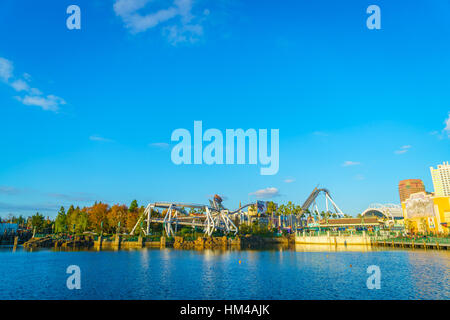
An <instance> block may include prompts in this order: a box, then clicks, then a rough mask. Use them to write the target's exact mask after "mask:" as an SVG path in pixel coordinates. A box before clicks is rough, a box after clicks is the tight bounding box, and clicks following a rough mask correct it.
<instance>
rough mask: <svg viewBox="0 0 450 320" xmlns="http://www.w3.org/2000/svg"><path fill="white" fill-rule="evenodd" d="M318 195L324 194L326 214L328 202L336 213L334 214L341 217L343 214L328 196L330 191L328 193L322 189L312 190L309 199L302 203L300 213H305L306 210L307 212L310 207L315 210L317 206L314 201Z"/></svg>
mask: <svg viewBox="0 0 450 320" xmlns="http://www.w3.org/2000/svg"><path fill="white" fill-rule="evenodd" d="M320 194H325V202H326V210H327V212H328V211H329V210H328V209H329V205H328V201H329V202H331V205H332V206H333V208H334V210H335V211H336V213H337V214H338V215H339V216H340V217H343V216H344V213H342V210H341V209H339V207H338V206H337V204H336V203H335V202H334V201H333V199H332V198H331V195H330V191H328V189H325V188H322V189H319V188H317V187H316V188H314V190H313V191H312V192H311V194H310V195H309V197H308V198H307V199H306V201H305V202H304V203H303V205H302V212H305V211H306V210H308V209H309V208H310V207H311V206H312V207H313V210H314V207H315V208H316V210H317V211H318V209H317V205H316V199H317V197H318V196H319V195H320Z"/></svg>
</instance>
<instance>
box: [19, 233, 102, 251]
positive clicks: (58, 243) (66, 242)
mask: <svg viewBox="0 0 450 320" xmlns="http://www.w3.org/2000/svg"><path fill="white" fill-rule="evenodd" d="M93 245H94V239H93V238H92V237H90V236H76V237H74V238H73V239H53V238H52V237H51V236H46V237H43V238H31V239H30V240H29V241H27V242H25V243H24V244H23V247H24V248H27V249H32V248H90V247H92V246H93Z"/></svg>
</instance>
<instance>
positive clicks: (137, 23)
mask: <svg viewBox="0 0 450 320" xmlns="http://www.w3.org/2000/svg"><path fill="white" fill-rule="evenodd" d="M150 2H151V0H116V1H115V3H114V12H115V13H116V15H117V16H119V17H120V18H121V19H122V20H123V22H124V24H125V27H126V28H128V29H129V30H130V32H131V33H140V32H144V31H146V30H148V29H152V28H154V27H156V26H158V25H160V24H163V23H166V22H167V23H170V25H168V26H166V27H165V28H163V30H162V31H163V34H164V35H165V36H166V37H167V39H168V41H169V42H170V43H171V44H173V45H176V44H177V43H180V42H195V41H197V40H198V38H199V37H200V36H201V35H203V27H202V25H201V24H200V22H201V20H199V19H197V18H196V17H195V16H194V15H193V14H192V6H193V3H192V2H193V0H174V1H173V2H172V3H171V5H170V6H168V7H167V8H160V9H159V10H156V11H154V12H151V13H148V14H141V13H139V11H141V10H142V9H145V8H146V6H147V5H148V4H149V3H150ZM203 15H204V16H207V15H209V10H207V9H206V10H204V11H203ZM194 21H195V22H194Z"/></svg>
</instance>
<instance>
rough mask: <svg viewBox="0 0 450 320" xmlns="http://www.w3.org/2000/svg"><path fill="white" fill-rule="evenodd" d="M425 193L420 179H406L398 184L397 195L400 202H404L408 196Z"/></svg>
mask: <svg viewBox="0 0 450 320" xmlns="http://www.w3.org/2000/svg"><path fill="white" fill-rule="evenodd" d="M422 191H425V185H424V184H423V181H422V180H420V179H406V180H402V181H400V182H399V184H398V193H399V194H400V202H403V201H405V200H406V199H408V198H409V196H410V195H412V194H413V193H417V192H422Z"/></svg>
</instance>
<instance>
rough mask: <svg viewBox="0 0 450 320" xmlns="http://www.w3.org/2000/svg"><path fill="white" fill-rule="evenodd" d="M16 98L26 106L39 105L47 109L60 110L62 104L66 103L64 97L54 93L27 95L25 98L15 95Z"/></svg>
mask: <svg viewBox="0 0 450 320" xmlns="http://www.w3.org/2000/svg"><path fill="white" fill-rule="evenodd" d="M15 98H16V100H18V101H20V102H22V103H23V104H24V105H26V106H37V107H41V108H42V109H43V110H47V111H58V110H59V106H60V105H64V104H66V102H65V101H64V99H62V98H60V97H57V96H54V95H48V96H46V97H43V96H29V95H26V96H25V97H23V98H22V97H15Z"/></svg>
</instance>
